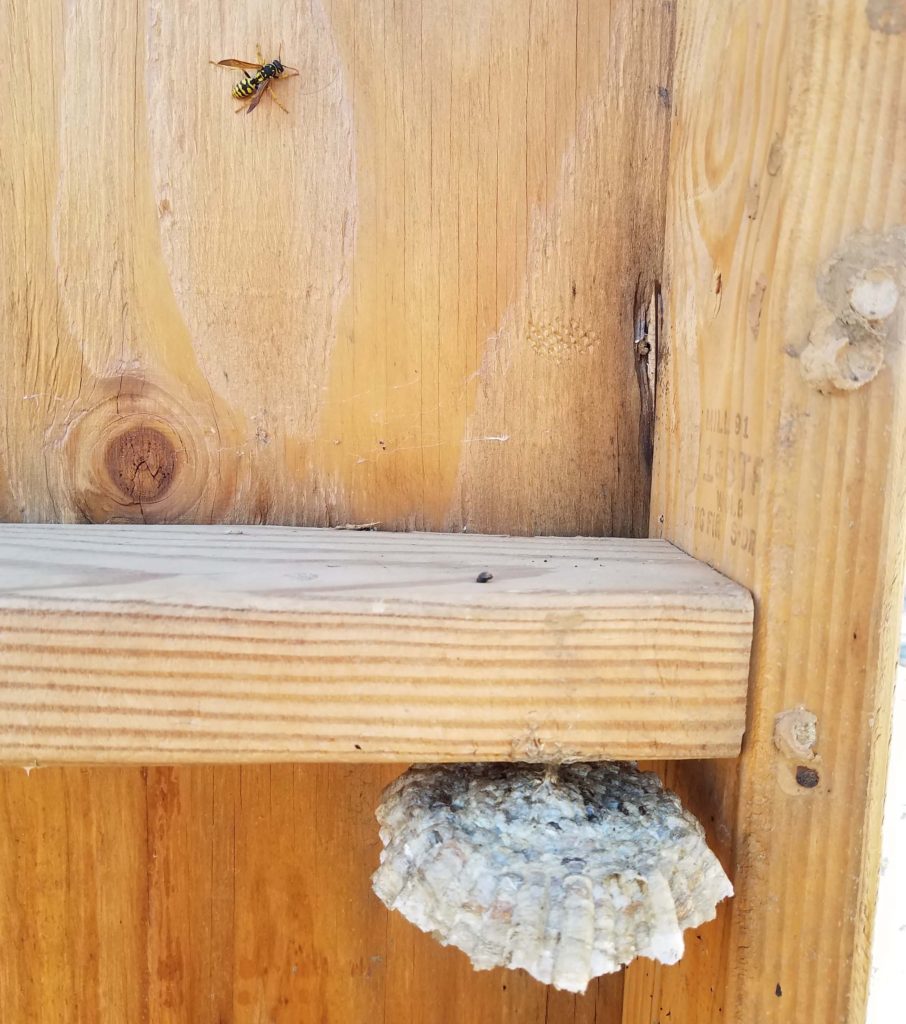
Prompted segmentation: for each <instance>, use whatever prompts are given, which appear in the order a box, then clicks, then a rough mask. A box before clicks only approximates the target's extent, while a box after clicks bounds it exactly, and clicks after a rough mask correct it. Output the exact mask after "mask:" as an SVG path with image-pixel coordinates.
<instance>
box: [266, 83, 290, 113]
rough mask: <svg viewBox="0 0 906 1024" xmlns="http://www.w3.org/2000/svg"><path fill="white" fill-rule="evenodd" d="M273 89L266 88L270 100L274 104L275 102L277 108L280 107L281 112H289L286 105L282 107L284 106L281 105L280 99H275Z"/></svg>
mask: <svg viewBox="0 0 906 1024" xmlns="http://www.w3.org/2000/svg"><path fill="white" fill-rule="evenodd" d="M274 91H275V90H273V89H269V90H268V93H267V94H268V96H270V98H271V99H272V100H273V101H274V103H276V104H277V106H278V107H279V108H280V109H281V110H282V111H283V113H284V114H288V113H289V111H288V110H287V109H286V107H284V106H283V104H282V103H281V102H280V101H279V100H278V99H277V97H276V96H275V95H274Z"/></svg>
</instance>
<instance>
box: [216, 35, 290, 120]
mask: <svg viewBox="0 0 906 1024" xmlns="http://www.w3.org/2000/svg"><path fill="white" fill-rule="evenodd" d="M258 58H259V62H258V63H257V64H255V63H252V62H251V61H247V60H237V59H236V58H235V57H230V58H229V59H227V60H212V61H211V63H212V64H214V65H216V66H217V67H219V68H239V69H240V70H241V71H245V77H243V78H240V79H239V81H238V82H237V83H236V84H235V85H234V86H233V89H232V94H233V99H237V100H239V101H241V102H244V101H246V100H251V103H249V104H248V106H246V107H245V112H246V113H247V114H251V112H252V111H253V110H254V109H255V107H257V106H258V104H259V103H260V102H261V98H262V97H263V96H264V94H265V93H268V94H269V95H270V98H271V99H272V100H273V101H274V103H276V104H277V106H278V107H279V108H280V109H281V110H283V111H285V112H286V113H287V114H288V113H289V111H288V110H287V109H286V107H284V106H283V104H282V103H281V102H280V101H279V100H278V99H277V97H276V96H275V95H274V94H273V92H270V88H271V85H273V83H274V82H275V81H276V80H277V79H278V78H284V77H286V78H291V77H292V76H293V75H298V74H299V71H298V69H297V68H289V67H286V65H284V64H283V63H282V62H281V60H280V58H279V57H274V59H273V60H272V61H268V63H267V64H265V63H264V61H263V60H261V51H260V50H259V51H258ZM250 72H254V73H253V74H250ZM242 109H243V108H242V107H240V108H239V110H237V111H236V113H237V114H238V113H239V111H240V110H242Z"/></svg>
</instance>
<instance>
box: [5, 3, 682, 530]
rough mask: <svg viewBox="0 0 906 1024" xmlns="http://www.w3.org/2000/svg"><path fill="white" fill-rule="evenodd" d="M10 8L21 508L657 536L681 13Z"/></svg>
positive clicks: (14, 378) (372, 7) (135, 516)
mask: <svg viewBox="0 0 906 1024" xmlns="http://www.w3.org/2000/svg"><path fill="white" fill-rule="evenodd" d="M3 6H4V9H3V12H2V17H3V19H4V20H3V23H2V27H3V29H4V36H5V37H6V38H9V39H10V40H11V43H10V52H11V53H12V54H14V55H15V58H16V59H15V62H14V63H12V64H11V65H8V66H7V67H4V69H3V70H2V71H0V75H6V76H7V79H6V80H5V82H4V84H5V87H6V94H7V95H8V96H9V98H10V105H9V107H8V109H7V111H6V112H5V115H4V117H3V120H2V123H0V147H2V149H3V152H4V153H6V154H8V157H9V158H8V159H7V160H6V161H5V162H4V169H3V171H2V173H3V176H4V177H3V186H2V188H3V190H4V191H3V195H4V197H5V198H4V213H5V218H4V220H5V223H4V231H3V234H2V238H0V246H2V248H0V256H2V261H0V262H2V282H3V283H2V289H3V294H4V296H5V301H4V303H3V304H2V307H0V317H2V320H0V328H2V331H3V336H4V338H6V339H8V342H9V343H8V344H6V345H4V346H3V351H2V353H0V359H2V360H3V362H2V373H0V388H2V392H0V395H2V399H3V406H4V414H5V418H6V419H5V422H6V424H7V431H8V433H9V434H10V435H11V436H12V437H13V438H14V439H15V441H14V443H13V444H12V445H11V446H10V448H9V450H8V451H7V452H6V453H5V455H4V459H3V475H2V478H0V479H2V490H0V494H2V505H0V514H2V515H3V517H4V518H5V519H11V520H18V519H23V520H26V521H46V522H84V521H90V522H109V521H118V522H140V523H141V522H186V523H190V522H218V521H231V522H267V523H283V524H299V525H334V524H337V523H340V524H342V523H346V522H361V521H365V520H379V521H380V522H381V523H382V525H383V527H384V528H385V529H413V528H416V529H435V530H436V529H463V528H468V529H470V530H473V531H481V532H493V531H498V532H499V531H501V530H505V531H506V532H510V533H545V534H552V533H566V534H575V533H585V534H599V533H606V534H616V535H635V536H644V535H645V533H646V532H647V518H648V494H649V482H650V465H649V464H648V462H649V460H650V441H651V431H652V429H653V423H652V421H651V416H650V400H649V399H650V396H649V394H648V391H649V385H648V383H647V378H645V379H644V382H643V383H640V378H639V376H638V374H637V363H638V360H639V358H640V356H639V349H638V345H637V344H636V342H637V338H636V324H637V321H638V318H639V316H640V315H641V313H642V312H643V311H644V310H645V309H647V307H648V304H649V303H650V300H651V296H652V294H653V291H654V288H655V282H656V279H657V275H658V272H659V269H658V268H659V266H660V260H661V250H662V239H663V209H664V206H663V202H664V191H665V179H664V174H663V167H664V162H665V159H666V145H665V144H666V137H667V125H668V111H667V107H666V106H665V103H664V101H663V98H662V94H661V93H659V88H663V87H664V85H665V83H666V82H667V80H668V78H669V58H670V52H671V45H672V5H670V4H668V3H666V2H661V0H650V2H648V3H645V4H642V5H630V4H628V3H622V2H613V3H604V4H601V3H593V2H589V0H576V2H574V3H560V2H557V0H547V2H541V3H535V4H514V5H506V6H504V7H500V6H499V5H495V4H494V3H492V2H491V0H481V2H479V3H469V4H466V3H462V2H460V0H446V2H442V3H432V4H424V3H421V2H415V0H406V2H403V3H398V4H394V5H389V6H388V5H386V4H384V3H383V2H380V3H379V2H376V0H375V2H367V3H359V2H356V3H353V2H351V0H341V2H335V3H332V4H330V5H327V4H322V3H320V2H317V0H313V2H312V3H309V4H305V5H301V6H293V5H286V4H283V3H276V2H274V0H243V2H242V3H238V2H232V0H230V2H226V3H221V4H217V5H213V4H200V5H190V6H184V7H181V8H179V9H178V10H177V9H174V8H173V7H172V5H170V4H164V3H161V2H160V0H141V2H139V3H138V4H133V5H130V6H128V8H125V7H122V6H116V7H110V6H109V5H107V4H104V3H102V2H101V0H91V2H87V3H82V4H79V5H78V7H70V6H67V5H65V4H64V3H62V0H57V2H54V3H50V4H46V5H42V8H41V10H40V11H29V10H28V9H27V7H26V6H22V5H18V4H12V3H6V4H4V5H3ZM256 42H260V43H261V44H262V46H263V47H264V49H265V50H267V52H268V53H270V52H271V51H276V50H277V49H278V48H279V47H280V46H281V45H282V52H283V57H284V59H285V60H286V61H287V62H291V63H292V64H293V65H295V66H297V67H299V68H301V71H302V73H301V75H300V76H299V77H294V78H292V79H288V80H286V81H285V82H280V83H278V84H277V85H276V86H275V88H276V89H278V90H279V93H280V95H281V97H282V102H283V103H284V104H285V105H287V106H288V108H289V110H290V113H289V115H287V114H284V113H283V112H282V111H281V110H280V109H279V108H278V107H277V106H276V105H273V104H269V103H267V102H264V103H262V104H261V105H260V106H259V107H258V109H257V110H256V111H255V112H254V113H253V114H252V116H249V117H246V116H244V115H240V116H236V115H235V114H234V112H233V107H234V104H233V102H232V100H231V99H230V95H229V90H230V87H231V84H232V82H233V81H234V79H235V73H233V72H227V71H224V70H223V69H221V68H215V67H212V66H211V65H210V64H209V63H208V59H209V58H214V59H218V58H220V57H224V56H238V57H245V58H246V59H254V56H255V55H254V50H255V45H256ZM249 51H251V52H249ZM30 68H40V69H41V72H40V74H36V75H35V76H34V81H32V82H31V83H30V85H29V88H27V89H25V88H22V86H21V82H22V80H23V79H25V78H27V77H28V74H29V70H28V69H30ZM642 358H643V359H645V358H647V357H642Z"/></svg>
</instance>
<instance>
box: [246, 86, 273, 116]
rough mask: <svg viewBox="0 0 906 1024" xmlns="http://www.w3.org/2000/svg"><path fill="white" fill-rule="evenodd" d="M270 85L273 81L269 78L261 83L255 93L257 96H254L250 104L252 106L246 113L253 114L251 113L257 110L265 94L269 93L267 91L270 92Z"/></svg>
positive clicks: (249, 106)
mask: <svg viewBox="0 0 906 1024" xmlns="http://www.w3.org/2000/svg"><path fill="white" fill-rule="evenodd" d="M270 85H271V80H270V79H269V78H266V79H265V80H264V81H263V82H262V83H261V85H259V86H258V90H257V92H256V93H255V95H254V96H253V97H252V102H251V103H250V104H249V105H248V107H247V108H246V111H245V112H246V113H247V114H251V112H252V111H253V110H254V109H255V107H257V106H258V104H259V103H260V102H261V98H262V96H264V94H265V93H266V92H267V90H268V89H269V88H270Z"/></svg>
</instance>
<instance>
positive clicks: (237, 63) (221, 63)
mask: <svg viewBox="0 0 906 1024" xmlns="http://www.w3.org/2000/svg"><path fill="white" fill-rule="evenodd" d="M210 63H211V64H213V65H214V66H215V67H218V68H240V69H242V68H248V69H249V70H250V71H260V70H261V68H262V67H264V65H263V64H253V63H252V62H251V61H248V60H237V59H236V58H235V57H230V58H229V59H228V60H212V61H211V62H210Z"/></svg>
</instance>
